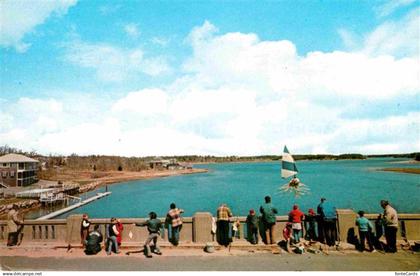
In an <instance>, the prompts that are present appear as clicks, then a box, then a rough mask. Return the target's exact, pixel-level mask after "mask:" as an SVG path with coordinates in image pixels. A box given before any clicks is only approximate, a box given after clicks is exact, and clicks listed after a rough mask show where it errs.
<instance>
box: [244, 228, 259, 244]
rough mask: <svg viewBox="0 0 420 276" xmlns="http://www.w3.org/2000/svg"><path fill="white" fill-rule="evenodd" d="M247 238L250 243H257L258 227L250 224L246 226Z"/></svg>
mask: <svg viewBox="0 0 420 276" xmlns="http://www.w3.org/2000/svg"><path fill="white" fill-rule="evenodd" d="M247 230H248V235H247V236H248V240H249V242H250V243H252V244H257V243H258V227H256V226H254V225H251V226H248V229H247Z"/></svg>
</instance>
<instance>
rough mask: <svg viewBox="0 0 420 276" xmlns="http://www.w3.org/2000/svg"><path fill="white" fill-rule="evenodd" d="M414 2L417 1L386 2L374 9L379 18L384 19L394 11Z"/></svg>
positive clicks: (396, 0) (399, 0)
mask: <svg viewBox="0 0 420 276" xmlns="http://www.w3.org/2000/svg"><path fill="white" fill-rule="evenodd" d="M415 2H418V1H417V0H388V1H386V2H385V3H384V4H382V5H380V6H379V7H377V8H376V13H377V14H378V16H380V17H385V16H388V15H390V14H392V13H393V12H395V11H396V10H398V9H400V8H402V7H406V6H409V5H411V4H413V3H415Z"/></svg>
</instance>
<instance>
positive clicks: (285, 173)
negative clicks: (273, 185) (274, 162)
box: [281, 146, 298, 178]
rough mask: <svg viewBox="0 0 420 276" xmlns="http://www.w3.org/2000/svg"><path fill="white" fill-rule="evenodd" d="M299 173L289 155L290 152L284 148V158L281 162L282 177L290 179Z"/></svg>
mask: <svg viewBox="0 0 420 276" xmlns="http://www.w3.org/2000/svg"><path fill="white" fill-rule="evenodd" d="M297 173H298V170H297V167H296V163H295V160H294V159H293V157H292V155H291V154H290V153H289V150H288V149H287V147H286V146H284V151H283V158H282V160H281V177H282V178H288V177H291V176H294V175H296V174H297Z"/></svg>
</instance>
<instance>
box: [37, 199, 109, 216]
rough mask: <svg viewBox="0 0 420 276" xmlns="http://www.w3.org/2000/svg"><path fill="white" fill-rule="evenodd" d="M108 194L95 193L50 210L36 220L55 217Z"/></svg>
mask: <svg viewBox="0 0 420 276" xmlns="http://www.w3.org/2000/svg"><path fill="white" fill-rule="evenodd" d="M110 194H111V192H105V193H97V194H96V196H93V197H90V198H88V199H85V200H83V201H81V202H79V203H76V204H73V205H71V206H69V207H66V208H63V209H61V210H58V211H55V212H52V213H50V214H48V215H45V216H42V217H39V218H37V219H36V220H43V219H50V218H55V217H57V216H59V215H61V214H64V213H67V212H70V211H71V210H74V209H76V208H79V207H80V206H83V205H86V204H88V203H90V202H92V201H95V200H97V199H100V198H102V197H105V196H108V195H110Z"/></svg>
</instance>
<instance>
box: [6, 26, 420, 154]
mask: <svg viewBox="0 0 420 276" xmlns="http://www.w3.org/2000/svg"><path fill="white" fill-rule="evenodd" d="M367 37H369V35H367ZM389 39H393V38H392V36H391V37H389ZM187 41H189V43H190V44H191V46H192V50H193V54H192V56H191V57H189V58H188V59H187V60H186V61H185V63H184V64H183V70H184V71H183V72H181V75H180V77H179V78H178V79H176V80H175V81H174V82H173V83H172V84H170V85H168V86H167V87H159V88H156V87H150V88H147V89H141V90H138V91H132V92H130V93H127V94H126V95H125V96H122V97H120V98H118V99H114V100H112V101H108V102H105V103H104V102H100V101H99V99H89V104H86V106H85V107H83V108H81V109H80V110H77V111H76V112H75V110H76V109H75V108H76V107H73V106H75V104H74V102H70V101H69V99H60V100H52V99H50V100H37V99H28V98H23V99H20V100H19V104H22V105H24V106H29V112H28V114H32V116H33V118H32V120H31V121H33V122H35V123H34V124H33V125H31V126H30V127H28V128H26V129H25V128H23V125H19V124H17V125H16V126H14V123H15V122H19V121H21V118H22V117H23V116H24V115H23V114H25V113H23V109H22V110H21V111H20V110H19V109H17V108H16V106H14V105H11V106H10V108H7V109H5V110H2V113H0V117H2V118H6V120H7V121H8V122H9V123H8V124H7V125H8V126H7V127H4V128H0V139H2V141H5V142H6V143H8V144H9V145H12V146H17V147H23V146H22V145H26V147H29V148H32V147H33V148H36V149H38V150H40V151H42V152H44V153H49V152H62V153H66V154H70V153H72V152H77V153H80V154H89V153H96V154H115V155H126V156H132V155H141V156H146V155H171V154H180V155H181V154H215V155H231V154H237V155H256V154H280V153H281V150H282V147H283V145H284V144H287V145H288V146H289V147H290V148H291V149H292V150H293V152H295V153H346V152H361V153H389V152H414V151H419V150H420V143H419V142H418V134H419V129H420V126H419V123H418V122H420V113H419V112H417V111H416V112H409V111H407V112H403V111H401V112H400V113H401V114H399V115H398V116H397V115H394V114H390V113H388V111H387V110H386V109H384V110H383V111H382V113H381V114H380V116H376V117H375V118H369V116H367V117H363V119H356V118H352V119H349V118H345V116H343V113H344V112H347V111H348V110H349V109H351V108H353V107H354V105H355V103H360V104H362V105H364V106H366V108H369V107H375V108H377V109H379V110H380V108H378V107H377V106H376V105H377V104H378V100H384V99H386V100H388V101H393V100H395V101H396V102H398V101H399V100H400V99H405V98H407V97H411V98H414V99H415V98H416V97H417V98H418V97H419V96H420V93H419V92H420V83H419V79H418V76H419V75H420V72H419V70H420V69H419V66H418V57H417V56H416V55H414V56H412V55H406V56H405V57H403V58H401V57H395V56H393V55H392V54H390V53H387V54H376V52H372V53H371V52H369V51H365V52H364V51H347V52H345V51H334V52H311V53H308V54H307V55H305V56H300V55H298V53H297V51H296V47H295V45H294V44H293V43H292V42H291V41H287V40H280V41H262V40H260V38H259V37H258V36H257V35H256V34H242V33H227V34H218V33H217V28H216V27H215V26H213V25H212V24H211V23H209V22H205V23H204V24H203V25H202V26H199V27H196V28H194V29H193V30H192V32H191V34H190V35H189V37H188V39H187ZM383 42H384V43H386V41H383ZM405 43H408V42H407V41H405ZM76 46H77V47H76V48H75V49H70V50H69V52H68V53H67V54H68V58H69V60H71V61H72V62H74V63H75V64H78V65H80V66H83V67H90V68H93V69H95V70H96V71H97V73H98V75H99V76H101V77H103V78H112V77H114V78H115V76H116V74H117V72H114V71H122V73H121V72H120V73H121V74H122V75H120V76H118V75H117V76H118V79H123V78H126V77H127V76H128V75H129V72H126V71H124V68H127V67H128V68H129V69H130V71H131V70H134V71H136V72H138V71H137V70H140V69H139V67H141V66H143V65H144V64H145V60H147V59H145V58H144V55H143V51H142V50H141V49H120V48H115V47H111V46H109V45H102V44H101V45H97V44H86V43H82V42H79V44H77V45H76ZM146 63H147V62H146ZM141 70H144V69H141ZM80 99H83V98H80ZM77 101H79V99H78V100H77ZM86 101H87V100H86ZM80 102H85V100H80ZM8 105H9V104H7V105H4V106H8ZM77 106H79V105H77ZM43 107H44V108H43ZM89 110H90V111H89ZM91 110H94V111H91ZM84 111H87V112H90V113H89V115H87V114H86V112H84ZM67 114H71V116H68V115H67ZM28 141H30V142H28Z"/></svg>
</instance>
